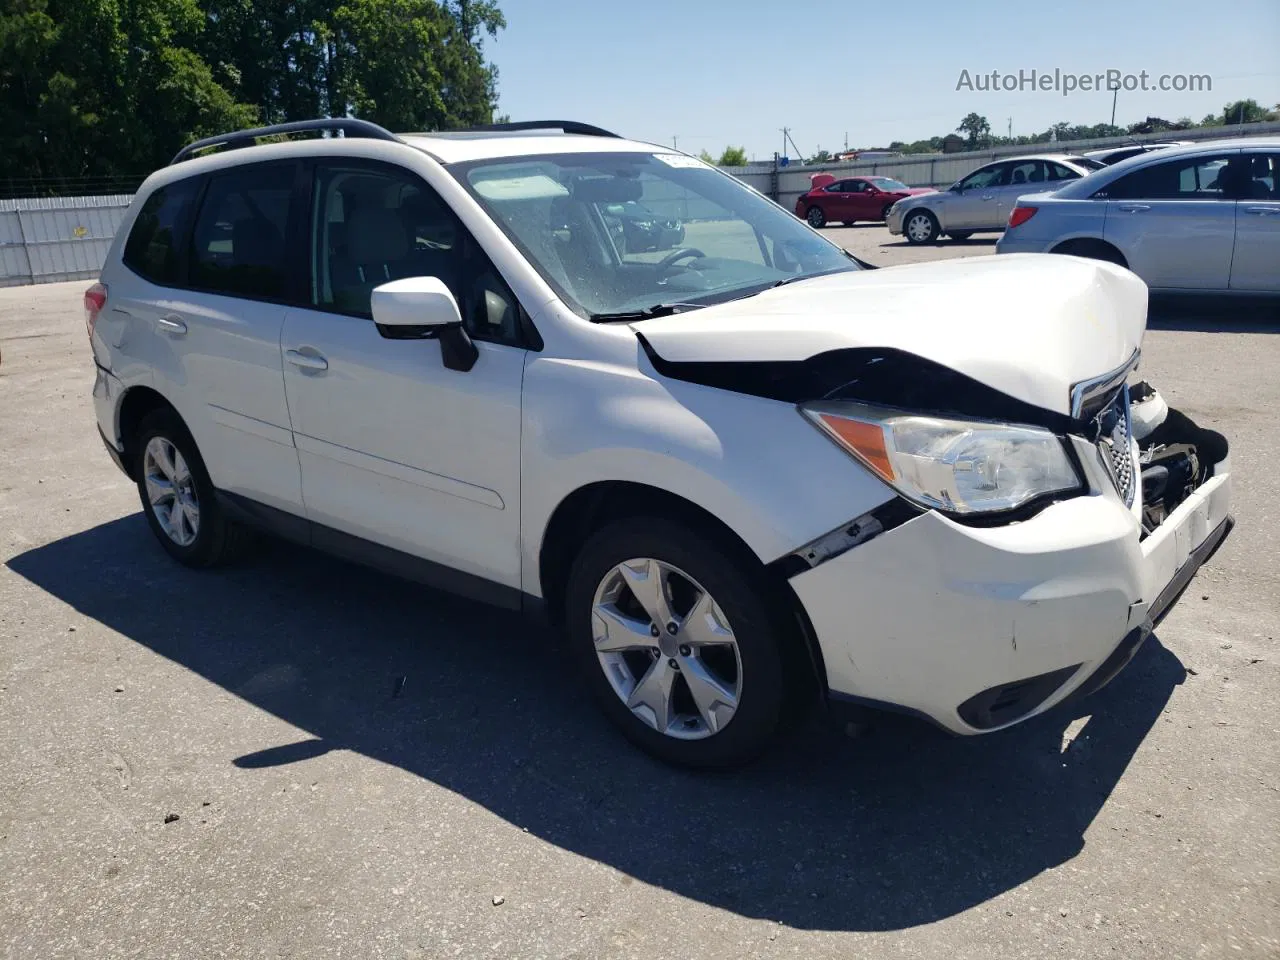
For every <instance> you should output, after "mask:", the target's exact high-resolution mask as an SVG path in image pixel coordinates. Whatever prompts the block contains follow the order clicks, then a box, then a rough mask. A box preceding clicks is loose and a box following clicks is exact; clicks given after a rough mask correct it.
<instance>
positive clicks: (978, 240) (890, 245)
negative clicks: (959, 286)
mask: <svg viewBox="0 0 1280 960" xmlns="http://www.w3.org/2000/svg"><path fill="white" fill-rule="evenodd" d="M999 239H1000V234H998V233H993V234H990V235H983V236H973V237H965V238H964V239H963V240H952V239H950V238H949V237H944V238H943V239H941V240H934V241H933V242H932V243H911V242H910V241H908V240H893V241H888V242H886V243H882V244H880V248H881V249H882V250H893V249H896V248H906V247H911V248H912V249H916V250H928V249H929V248H930V247H943V248H946V247H994V246H995V245H996V241H998V240H999Z"/></svg>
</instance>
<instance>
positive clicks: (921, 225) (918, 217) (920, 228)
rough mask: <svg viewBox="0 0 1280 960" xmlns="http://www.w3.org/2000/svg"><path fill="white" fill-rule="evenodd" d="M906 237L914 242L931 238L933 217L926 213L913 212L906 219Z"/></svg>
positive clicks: (922, 241) (921, 241)
mask: <svg viewBox="0 0 1280 960" xmlns="http://www.w3.org/2000/svg"><path fill="white" fill-rule="evenodd" d="M907 237H908V238H909V239H911V240H914V241H915V242H916V243H924V242H925V241H926V240H932V239H933V218H932V217H930V216H929V215H928V214H927V213H913V214H912V215H911V216H910V217H909V218H908V220H907Z"/></svg>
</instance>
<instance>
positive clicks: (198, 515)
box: [133, 410, 250, 567]
mask: <svg viewBox="0 0 1280 960" xmlns="http://www.w3.org/2000/svg"><path fill="white" fill-rule="evenodd" d="M133 450H134V455H135V457H136V458H137V459H136V461H135V463H134V464H133V468H134V470H133V475H134V476H135V477H137V478H138V495H139V497H140V498H141V500H142V512H143V513H144V514H145V515H146V518H147V524H148V525H149V526H150V527H151V532H152V533H154V534H155V535H156V539H157V540H159V541H160V546H162V547H164V549H165V551H166V552H167V553H168V554H169V556H171V557H173V558H174V559H175V560H177V561H179V562H180V563H184V564H186V565H187V566H189V567H210V566H214V565H216V564H219V563H223V562H226V561H229V560H232V559H234V558H235V557H237V556H239V555H240V554H241V553H242V552H243V550H244V548H245V546H246V545H247V544H248V542H249V539H250V534H249V532H248V531H247V530H245V529H244V528H243V527H241V526H240V525H238V524H236V523H234V522H233V521H231V520H228V519H227V518H226V516H225V515H224V514H223V512H222V510H221V509H220V508H219V506H218V503H217V500H216V499H215V496H214V490H213V483H212V482H211V481H210V480H209V473H208V471H207V470H206V469H205V466H204V460H203V459H201V457H200V451H199V450H198V449H196V444H195V441H194V440H192V439H191V434H189V433H188V432H187V429H186V427H185V426H184V425H183V423H182V421H181V420H179V419H178V417H177V415H176V414H174V413H172V412H170V411H168V410H158V411H156V412H155V413H151V414H148V415H147V416H146V417H145V418H144V419H143V421H142V423H141V424H140V425H139V426H138V434H137V438H136V441H135V442H134V444H133Z"/></svg>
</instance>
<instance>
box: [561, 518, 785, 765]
mask: <svg viewBox="0 0 1280 960" xmlns="http://www.w3.org/2000/svg"><path fill="white" fill-rule="evenodd" d="M763 579H764V578H763V573H762V571H757V570H755V569H753V568H751V567H750V565H749V564H747V563H746V562H745V561H744V559H742V558H739V557H737V556H736V555H735V554H734V553H733V552H732V551H730V550H726V549H725V548H724V547H722V546H721V545H720V544H719V543H718V542H717V540H716V539H715V538H713V537H709V536H704V535H701V534H700V533H698V532H696V531H694V530H691V529H689V528H688V527H687V526H678V525H676V524H674V523H670V522H668V521H665V520H661V519H658V518H632V519H628V520H621V521H618V522H617V523H614V524H612V525H610V526H609V527H607V528H605V529H603V530H601V531H599V532H598V533H596V534H595V535H594V536H593V537H592V538H591V539H590V540H588V541H587V543H586V545H585V546H584V547H583V548H582V551H581V552H580V553H579V555H578V557H577V559H576V560H575V561H574V564H573V568H572V570H571V571H570V574H569V583H568V589H567V590H566V598H565V602H566V611H565V613H566V617H565V621H566V627H567V630H568V634H569V644H570V649H571V653H572V656H573V657H574V659H575V660H576V661H577V663H578V666H579V667H580V668H581V671H582V673H583V675H584V678H585V679H586V682H587V684H588V686H589V687H590V688H591V690H592V693H593V694H594V695H595V698H596V700H597V701H598V703H599V704H600V706H601V708H602V709H603V711H604V713H605V714H606V715H607V716H608V717H609V718H610V719H611V720H612V721H613V722H614V723H615V724H617V726H618V727H619V728H620V729H621V731H622V732H623V734H625V735H626V736H627V738H628V739H630V740H631V741H632V742H633V743H635V744H637V745H638V746H640V747H642V748H643V749H644V750H646V751H647V752H649V753H650V754H652V755H653V756H655V757H657V758H658V759H660V760H664V761H666V762H668V763H675V764H680V765H682V766H689V767H726V766H733V765H736V764H739V763H743V762H745V761H747V760H749V759H751V758H752V757H754V756H756V755H757V754H759V753H760V752H761V751H762V750H763V749H764V748H765V747H766V746H768V744H769V742H770V741H771V739H772V737H773V735H774V733H775V731H776V730H777V728H778V726H779V723H780V721H781V720H782V718H783V714H784V711H785V709H786V702H787V699H788V698H787V696H786V691H787V681H786V679H785V677H786V674H785V671H784V668H785V667H786V663H785V662H784V660H785V658H784V651H783V645H784V643H785V642H786V641H785V638H784V636H783V629H782V628H780V627H779V626H778V623H779V620H778V618H777V617H775V616H774V615H773V613H772V612H771V610H770V608H769V606H768V605H767V600H766V597H767V596H768V594H769V591H768V590H767V589H766V588H765V586H764V583H763Z"/></svg>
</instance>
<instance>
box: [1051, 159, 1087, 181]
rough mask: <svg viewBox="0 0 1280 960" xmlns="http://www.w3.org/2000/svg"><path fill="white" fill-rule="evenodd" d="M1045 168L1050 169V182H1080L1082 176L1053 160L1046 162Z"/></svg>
mask: <svg viewBox="0 0 1280 960" xmlns="http://www.w3.org/2000/svg"><path fill="white" fill-rule="evenodd" d="M1045 166H1046V167H1048V168H1049V179H1050V180H1079V179H1080V174H1078V173H1076V172H1075V171H1074V170H1072V169H1071V168H1070V167H1064V166H1063V165H1062V164H1060V163H1054V162H1053V161H1052V160H1046V161H1045Z"/></svg>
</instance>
